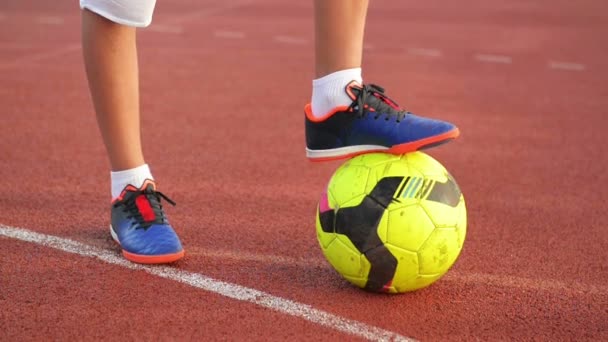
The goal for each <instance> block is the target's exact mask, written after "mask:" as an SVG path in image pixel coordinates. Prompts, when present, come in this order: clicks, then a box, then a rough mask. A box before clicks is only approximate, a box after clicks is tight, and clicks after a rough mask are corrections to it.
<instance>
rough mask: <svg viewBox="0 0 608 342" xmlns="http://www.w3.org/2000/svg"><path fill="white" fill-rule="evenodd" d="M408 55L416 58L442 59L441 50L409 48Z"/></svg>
mask: <svg viewBox="0 0 608 342" xmlns="http://www.w3.org/2000/svg"><path fill="white" fill-rule="evenodd" d="M407 53H409V54H410V55H414V56H424V57H441V55H442V53H441V50H438V49H425V48H409V49H407Z"/></svg>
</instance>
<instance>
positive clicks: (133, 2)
mask: <svg viewBox="0 0 608 342" xmlns="http://www.w3.org/2000/svg"><path fill="white" fill-rule="evenodd" d="M155 5H156V0H80V8H82V9H85V8H86V9H87V10H89V11H91V12H94V13H97V14H99V15H100V16H102V17H104V18H106V19H108V20H111V21H113V22H115V23H118V24H122V25H127V26H133V27H146V26H148V25H150V23H151V22H152V14H153V13H154V6H155Z"/></svg>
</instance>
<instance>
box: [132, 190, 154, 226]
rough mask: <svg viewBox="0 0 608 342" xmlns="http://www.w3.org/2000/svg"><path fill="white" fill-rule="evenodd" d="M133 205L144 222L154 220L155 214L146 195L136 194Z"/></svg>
mask: <svg viewBox="0 0 608 342" xmlns="http://www.w3.org/2000/svg"><path fill="white" fill-rule="evenodd" d="M135 205H136V206H137V210H139V212H140V214H141V216H142V218H143V219H144V222H153V221H154V220H156V214H155V213H154V209H153V208H152V205H151V204H150V200H149V199H148V197H147V196H146V195H144V194H141V195H139V196H137V198H135Z"/></svg>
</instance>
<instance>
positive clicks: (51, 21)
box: [36, 15, 64, 25]
mask: <svg viewBox="0 0 608 342" xmlns="http://www.w3.org/2000/svg"><path fill="white" fill-rule="evenodd" d="M36 22H37V23H39V24H45V25H61V24H63V23H64V20H63V18H62V17H56V16H52V15H45V16H41V17H37V18H36Z"/></svg>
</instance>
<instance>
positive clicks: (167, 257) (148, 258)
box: [110, 225, 185, 264]
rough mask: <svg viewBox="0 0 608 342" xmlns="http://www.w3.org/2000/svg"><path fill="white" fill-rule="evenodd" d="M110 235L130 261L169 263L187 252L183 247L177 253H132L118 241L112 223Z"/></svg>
mask: <svg viewBox="0 0 608 342" xmlns="http://www.w3.org/2000/svg"><path fill="white" fill-rule="evenodd" d="M110 235H112V239H113V240H114V241H115V242H116V243H117V244H118V245H119V246H121V250H122V255H123V256H124V257H125V259H127V260H129V261H133V262H135V263H138V264H168V263H171V262H175V261H177V260H179V259H181V258H183V257H184V254H185V251H184V250H183V249H182V250H181V251H179V252H177V253H171V254H161V255H143V254H135V253H131V252H128V251H126V250H125V249H124V248H122V245H121V244H120V241H118V236H116V233H114V229H113V228H112V225H110Z"/></svg>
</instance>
